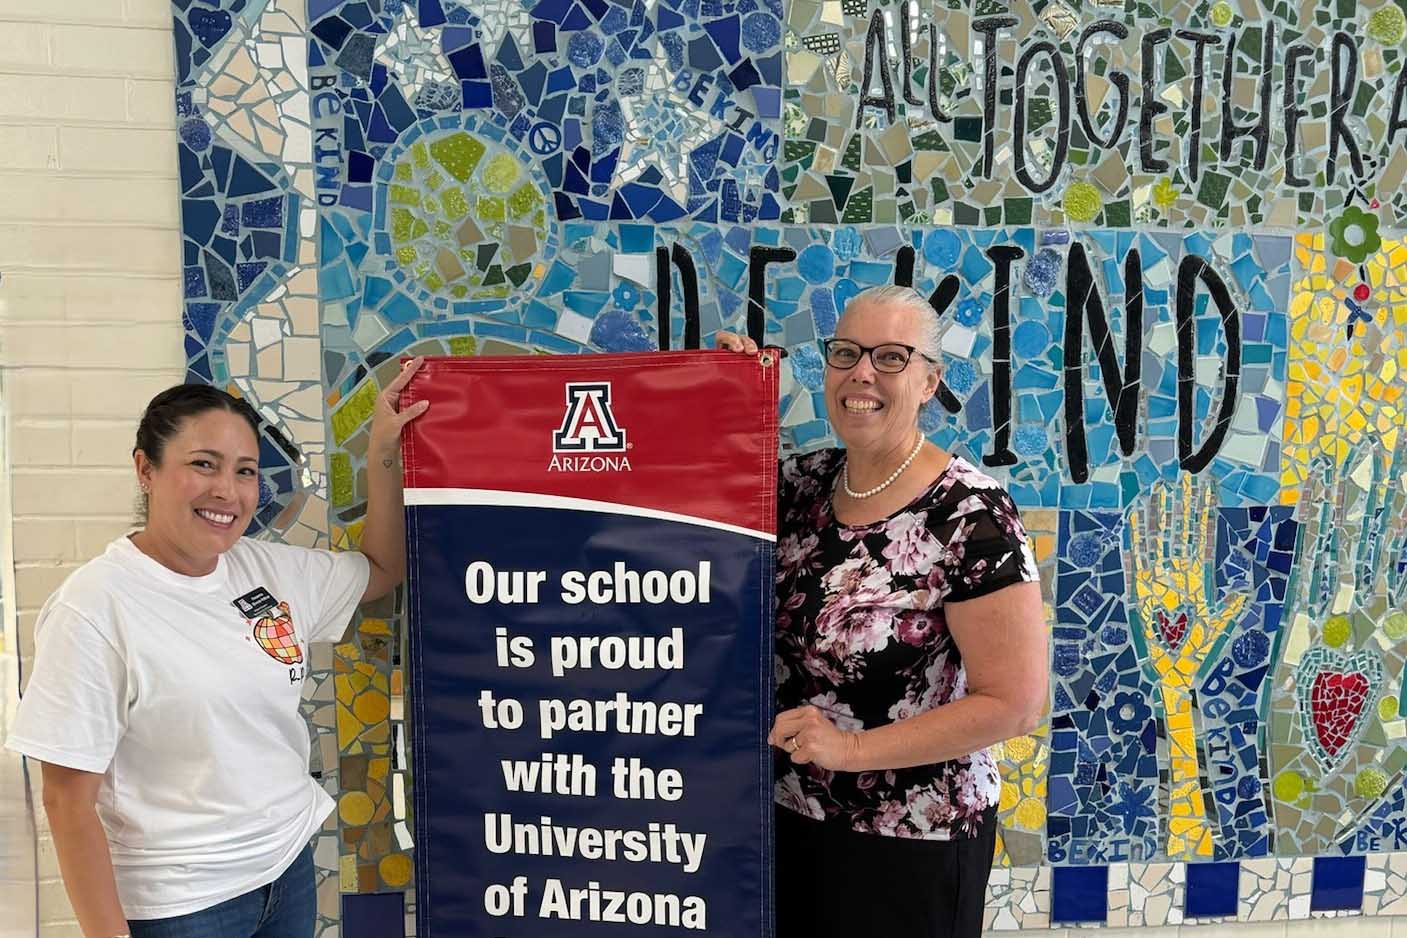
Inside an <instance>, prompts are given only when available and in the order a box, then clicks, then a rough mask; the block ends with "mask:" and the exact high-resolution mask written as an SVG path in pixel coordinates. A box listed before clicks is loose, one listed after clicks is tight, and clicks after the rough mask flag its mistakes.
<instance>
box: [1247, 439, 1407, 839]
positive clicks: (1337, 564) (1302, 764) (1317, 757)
mask: <svg viewBox="0 0 1407 938" xmlns="http://www.w3.org/2000/svg"><path fill="white" fill-rule="evenodd" d="M1394 432H1395V433H1396V435H1397V444H1396V447H1395V450H1394V451H1393V452H1392V453H1391V454H1389V453H1388V451H1387V448H1386V447H1385V446H1383V445H1381V444H1380V443H1379V442H1378V441H1376V440H1371V441H1369V442H1368V443H1367V444H1366V445H1364V446H1362V447H1360V449H1359V450H1358V451H1357V452H1354V453H1350V454H1349V457H1348V459H1347V460H1346V461H1345V462H1344V463H1343V466H1342V469H1341V470H1340V471H1339V472H1337V473H1336V472H1335V470H1334V466H1333V462H1332V460H1331V459H1330V458H1329V457H1328V456H1321V457H1319V458H1318V459H1316V460H1315V462H1314V463H1312V464H1311V466H1310V473H1309V478H1308V479H1307V480H1306V482H1305V484H1304V487H1303V489H1302V490H1301V493H1300V502H1299V507H1298V509H1297V515H1298V518H1299V522H1300V532H1299V541H1298V544H1297V548H1296V558H1295V565H1294V569H1295V571H1296V572H1295V577H1294V578H1293V579H1292V580H1291V581H1290V583H1289V587H1288V594H1287V596H1286V597H1285V613H1284V621H1285V623H1286V624H1285V627H1284V628H1283V629H1282V631H1281V635H1282V638H1281V641H1280V645H1281V646H1282V649H1281V651H1280V655H1279V665H1278V668H1277V672H1276V677H1275V699H1274V701H1273V715H1272V717H1271V727H1270V728H1271V733H1272V743H1273V745H1272V747H1271V755H1272V760H1273V761H1274V763H1275V766H1274V767H1275V770H1276V774H1275V777H1274V783H1273V785H1272V792H1273V795H1274V807H1275V822H1276V829H1277V838H1278V840H1277V844H1276V847H1277V850H1278V851H1280V852H1283V851H1286V850H1289V851H1293V852H1310V851H1322V850H1328V849H1330V848H1331V847H1333V846H1334V845H1335V844H1337V843H1339V842H1340V841H1341V840H1342V839H1343V838H1344V837H1346V836H1351V835H1352V833H1353V831H1354V830H1355V829H1356V828H1357V827H1358V825H1359V824H1360V822H1361V821H1362V819H1363V817H1364V815H1365V814H1367V813H1368V812H1369V811H1370V810H1372V808H1373V807H1375V806H1376V804H1377V803H1378V799H1379V798H1380V796H1382V795H1383V794H1385V793H1389V792H1391V791H1393V790H1395V789H1396V788H1397V787H1398V786H1399V785H1400V784H1401V782H1402V779H1403V777H1404V775H1407V769H1404V764H1407V721H1405V720H1404V716H1407V713H1404V709H1403V706H1402V703H1401V699H1402V689H1401V686H1400V679H1401V675H1402V671H1403V651H1402V649H1401V646H1400V643H1401V642H1402V640H1403V639H1404V638H1407V569H1405V568H1407V554H1404V552H1407V430H1404V429H1400V428H1399V429H1397V430H1396V431H1394Z"/></svg>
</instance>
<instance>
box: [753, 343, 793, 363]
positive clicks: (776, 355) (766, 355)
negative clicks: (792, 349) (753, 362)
mask: <svg viewBox="0 0 1407 938" xmlns="http://www.w3.org/2000/svg"><path fill="white" fill-rule="evenodd" d="M786 357H787V350H786V349H784V348H782V347H781V346H780V345H767V346H763V348H762V351H761V352H759V353H758V356H757V361H758V364H760V365H761V366H762V367H763V368H771V367H772V366H773V365H775V364H777V362H779V361H781V360H782V359H783V358H786Z"/></svg>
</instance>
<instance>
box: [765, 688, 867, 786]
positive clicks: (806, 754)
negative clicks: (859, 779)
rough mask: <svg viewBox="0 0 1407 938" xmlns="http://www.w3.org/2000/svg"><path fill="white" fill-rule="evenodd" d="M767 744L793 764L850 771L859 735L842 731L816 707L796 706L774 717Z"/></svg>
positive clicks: (855, 761)
mask: <svg viewBox="0 0 1407 938" xmlns="http://www.w3.org/2000/svg"><path fill="white" fill-rule="evenodd" d="M767 742H768V743H770V744H771V745H773V746H776V747H777V748H778V749H781V750H782V751H784V752H786V753H787V754H788V755H789V756H791V761H792V762H793V763H794V764H796V765H806V764H808V763H815V764H816V765H818V766H820V767H821V768H823V769H830V770H831V771H835V772H849V771H853V769H852V768H851V767H852V766H854V765H856V764H857V761H858V758H857V757H858V756H859V752H860V734H859V733H851V732H847V731H845V730H842V729H841V728H840V727H838V726H836V725H835V724H834V723H832V722H831V721H830V719H829V718H828V717H827V716H826V715H825V714H824V713H822V712H821V710H820V709H819V708H817V707H813V706H809V705H808V706H805V707H796V708H795V709H792V710H783V711H782V712H781V713H779V714H777V719H776V721H775V722H773V724H772V731H771V732H770V733H768V734H767Z"/></svg>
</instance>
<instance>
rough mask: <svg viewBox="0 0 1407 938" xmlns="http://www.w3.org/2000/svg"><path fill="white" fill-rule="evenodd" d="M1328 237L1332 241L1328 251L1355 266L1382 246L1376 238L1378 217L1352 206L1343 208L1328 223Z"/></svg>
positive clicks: (1380, 239)
mask: <svg viewBox="0 0 1407 938" xmlns="http://www.w3.org/2000/svg"><path fill="white" fill-rule="evenodd" d="M1329 237H1330V238H1331V239H1332V243H1331V244H1330V246H1329V250H1331V251H1333V252H1334V254H1335V255H1336V256H1338V257H1343V258H1347V259H1348V260H1351V261H1353V262H1354V263H1355V264H1361V263H1363V262H1364V261H1366V260H1367V259H1368V255H1369V254H1372V253H1373V252H1375V251H1377V249H1378V248H1380V247H1382V244H1383V240H1382V238H1380V237H1379V236H1378V216H1376V215H1373V214H1371V213H1369V212H1365V211H1363V210H1362V209H1361V208H1358V207H1357V206H1354V205H1350V206H1348V207H1347V208H1345V209H1344V210H1343V214H1342V215H1340V216H1339V217H1338V218H1335V219H1334V220H1333V221H1331V222H1329Z"/></svg>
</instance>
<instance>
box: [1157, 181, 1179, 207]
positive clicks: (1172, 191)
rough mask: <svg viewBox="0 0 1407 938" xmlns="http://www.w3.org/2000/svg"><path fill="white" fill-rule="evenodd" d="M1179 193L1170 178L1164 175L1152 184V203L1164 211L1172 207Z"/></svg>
mask: <svg viewBox="0 0 1407 938" xmlns="http://www.w3.org/2000/svg"><path fill="white" fill-rule="evenodd" d="M1181 194H1182V193H1181V192H1179V191H1178V189H1177V187H1176V186H1174V185H1173V184H1172V180H1171V179H1169V178H1168V177H1167V176H1164V177H1163V178H1162V179H1159V180H1158V182H1157V184H1156V185H1154V186H1153V204H1154V205H1156V206H1158V208H1160V209H1162V210H1163V211H1165V212H1166V211H1167V210H1168V209H1170V208H1172V207H1173V205H1174V204H1175V203H1176V202H1177V197H1178V196H1179V195H1181Z"/></svg>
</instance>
